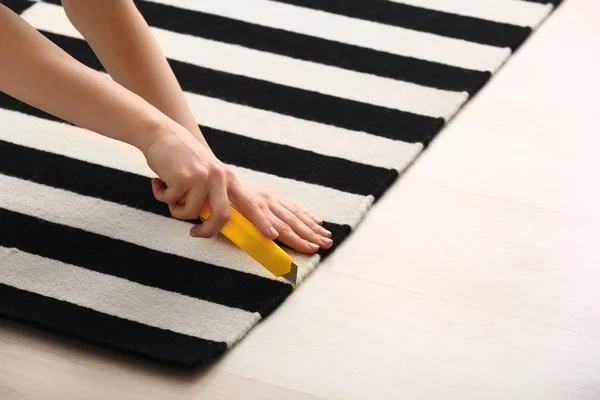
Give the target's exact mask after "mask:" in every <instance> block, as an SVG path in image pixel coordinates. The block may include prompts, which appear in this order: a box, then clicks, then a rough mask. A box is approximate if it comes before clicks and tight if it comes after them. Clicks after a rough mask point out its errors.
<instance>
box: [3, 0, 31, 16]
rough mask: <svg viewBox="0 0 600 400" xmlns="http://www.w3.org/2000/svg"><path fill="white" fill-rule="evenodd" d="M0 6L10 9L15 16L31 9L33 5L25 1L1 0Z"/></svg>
mask: <svg viewBox="0 0 600 400" xmlns="http://www.w3.org/2000/svg"><path fill="white" fill-rule="evenodd" d="M0 4H4V5H5V6H6V7H8V8H10V9H11V10H13V11H14V12H15V13H17V14H21V13H22V12H23V11H25V10H27V9H28V8H29V7H31V6H32V5H33V4H34V3H33V2H31V1H26V0H1V1H0Z"/></svg>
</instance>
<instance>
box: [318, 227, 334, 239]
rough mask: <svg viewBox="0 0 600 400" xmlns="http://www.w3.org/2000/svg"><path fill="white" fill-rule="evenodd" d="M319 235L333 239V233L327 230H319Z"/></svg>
mask: <svg viewBox="0 0 600 400" xmlns="http://www.w3.org/2000/svg"><path fill="white" fill-rule="evenodd" d="M319 233H320V234H321V235H323V236H325V237H331V232H329V231H328V230H327V229H325V228H319Z"/></svg>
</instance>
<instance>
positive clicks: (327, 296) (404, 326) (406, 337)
mask: <svg viewBox="0 0 600 400" xmlns="http://www.w3.org/2000/svg"><path fill="white" fill-rule="evenodd" d="M372 262H373V263H377V261H376V260H375V259H373V260H372ZM364 267H365V268H368V267H369V265H365V266H364ZM390 267H392V266H391V265H390ZM440 267H442V265H440ZM215 368H216V369H218V370H220V371H224V372H230V373H234V374H236V375H242V376H245V377H248V378H252V379H257V380H260V381H264V382H268V383H272V384H275V385H278V386H285V387H289V388H291V389H294V390H302V391H305V392H307V393H310V394H314V395H317V396H319V397H324V398H328V399H357V400H358V399H365V398H368V399H446V400H454V399H457V400H458V399H460V400H464V399H484V398H485V399H533V398H536V399H545V400H550V399H593V398H598V397H599V396H600V385H599V383H600V381H599V379H598V371H600V338H597V337H592V336H589V335H584V334H580V333H575V332H572V331H569V330H565V329H560V328H555V327H550V326H547V325H543V324H539V323H534V322H530V321H526V320H523V319H519V318H515V317H510V316H507V315H503V314H499V313H493V312H490V311H487V310H481V309H477V308H474V307H470V306H464V305H459V304H455V303H452V302H448V301H443V300H439V299H434V298H431V297H429V296H425V295H421V294H418V293H414V292H408V291H404V290H400V289H398V288H395V287H389V286H385V285H381V284H373V283H371V282H365V281H363V280H360V279H355V278H349V277H345V276H343V275H339V274H336V273H332V272H329V271H326V270H319V271H317V272H316V273H315V275H314V276H312V277H311V278H309V281H308V282H307V284H306V285H305V286H303V287H302V289H301V290H300V292H299V293H297V295H296V296H294V297H293V298H291V299H290V300H289V301H288V302H286V305H285V306H284V307H283V308H282V309H280V310H279V311H277V312H276V313H275V314H274V315H273V316H272V317H271V318H269V319H268V320H267V321H265V322H264V323H262V324H261V325H260V326H259V327H258V328H257V329H256V330H255V331H254V332H252V334H251V335H250V336H249V337H248V338H247V339H246V340H245V341H243V342H242V343H241V344H240V345H239V346H238V348H236V349H235V350H234V351H233V352H231V353H230V354H229V355H228V356H226V357H225V358H224V359H223V360H222V362H221V363H219V364H218V365H216V366H215Z"/></svg>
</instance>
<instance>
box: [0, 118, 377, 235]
mask: <svg viewBox="0 0 600 400" xmlns="http://www.w3.org/2000/svg"><path fill="white" fill-rule="evenodd" d="M16 126H18V127H19V132H18V133H15V127H16ZM0 139H1V140H5V141H7V142H11V143H15V144H20V145H22V146H27V147H31V148H34V149H38V150H43V151H48V152H51V153H55V154H60V155H64V156H67V157H71V158H75V159H78V160H83V161H88V162H91V163H94V164H98V165H103V166H105V167H109V168H115V169H118V170H122V171H127V172H132V173H135V174H139V175H143V176H148V177H151V176H152V177H153V176H156V175H155V174H154V173H153V172H152V171H151V170H150V169H149V168H148V166H147V164H146V161H145V160H144V157H143V156H142V154H141V153H140V152H139V151H138V150H137V149H135V148H133V147H131V146H129V145H126V144H124V143H122V142H118V141H116V140H112V139H107V138H106V137H104V136H101V135H99V134H96V133H94V132H91V131H88V130H86V129H81V128H78V127H74V126H70V125H66V124H62V123H60V122H55V121H49V120H45V119H42V118H36V117H31V116H28V115H25V114H22V113H18V112H14V111H7V110H0ZM232 168H233V169H234V170H235V171H236V173H237V174H238V176H239V177H241V178H243V179H248V180H250V181H253V182H255V183H258V184H260V185H262V186H266V187H269V188H271V189H274V190H277V191H278V192H280V193H281V194H283V195H284V196H286V197H287V198H289V199H290V200H292V201H295V202H297V203H299V204H301V205H302V206H303V207H306V208H308V209H310V210H312V211H313V212H314V213H316V214H317V215H319V216H320V217H321V218H323V219H325V220H327V221H330V222H335V223H339V224H348V225H351V226H356V224H357V223H358V222H359V221H360V219H361V218H362V215H363V214H364V213H365V212H366V211H367V209H368V208H369V207H370V206H371V204H372V202H373V198H372V197H371V196H360V195H355V194H351V193H346V192H342V191H339V190H336V189H331V188H327V187H324V186H320V185H313V184H310V183H305V182H299V181H295V180H292V179H286V178H280V177H277V176H274V175H270V174H266V173H262V172H257V171H252V170H248V169H245V168H239V167H235V166H234V167H232ZM149 187H150V186H149Z"/></svg>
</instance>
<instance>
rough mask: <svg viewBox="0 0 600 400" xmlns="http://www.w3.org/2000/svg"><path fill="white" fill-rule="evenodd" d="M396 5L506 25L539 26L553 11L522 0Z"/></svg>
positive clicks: (423, 0) (406, 0)
mask: <svg viewBox="0 0 600 400" xmlns="http://www.w3.org/2000/svg"><path fill="white" fill-rule="evenodd" d="M391 1H393V2H396V3H403V4H408V5H411V6H416V7H421V8H427V9H430V10H436V11H442V12H446V13H450V14H457V15H463V16H465V17H474V18H480V19H485V20H487V21H494V22H502V23H506V24H512V25H519V26H528V27H531V28H534V27H536V26H538V25H539V24H540V23H541V22H542V21H543V20H544V18H546V16H547V15H548V14H549V13H550V11H552V5H551V4H539V3H530V2H527V1H521V0H485V1H483V0H391Z"/></svg>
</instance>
